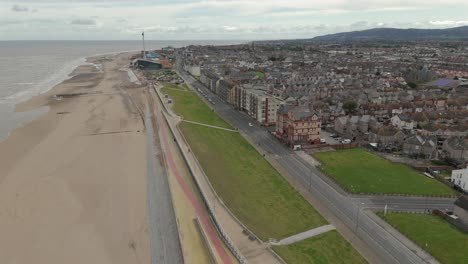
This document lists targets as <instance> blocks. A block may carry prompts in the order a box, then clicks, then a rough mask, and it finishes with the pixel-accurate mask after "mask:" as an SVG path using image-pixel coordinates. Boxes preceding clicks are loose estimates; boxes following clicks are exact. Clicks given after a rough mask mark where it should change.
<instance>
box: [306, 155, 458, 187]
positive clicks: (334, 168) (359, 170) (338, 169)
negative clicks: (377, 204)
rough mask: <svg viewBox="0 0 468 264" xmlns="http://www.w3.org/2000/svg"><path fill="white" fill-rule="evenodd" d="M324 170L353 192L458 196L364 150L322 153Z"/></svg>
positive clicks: (411, 171)
mask: <svg viewBox="0 0 468 264" xmlns="http://www.w3.org/2000/svg"><path fill="white" fill-rule="evenodd" d="M314 157H316V158H317V159H318V160H319V161H320V162H321V163H322V165H323V167H322V170H323V171H324V172H325V173H326V174H328V175H329V176H330V177H332V178H333V179H335V180H336V181H337V182H338V183H339V184H340V185H341V186H342V187H343V188H344V189H345V190H347V191H349V192H352V193H370V194H411V195H434V196H454V195H455V191H454V190H452V189H451V188H450V187H448V186H446V185H444V184H442V183H441V182H438V181H437V180H434V179H431V178H428V177H426V176H424V175H422V174H420V173H419V172H417V171H415V170H413V169H411V168H410V167H408V166H406V165H403V164H396V163H392V162H390V161H387V160H385V159H383V158H381V157H379V156H376V155H374V154H372V153H370V152H368V151H366V150H364V149H359V148H356V149H347V150H338V151H333V152H320V153H316V154H315V155H314Z"/></svg>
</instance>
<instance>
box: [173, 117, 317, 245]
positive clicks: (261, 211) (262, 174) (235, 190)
mask: <svg viewBox="0 0 468 264" xmlns="http://www.w3.org/2000/svg"><path fill="white" fill-rule="evenodd" d="M180 128H181V130H182V133H183V134H184V136H185V137H186V139H187V141H188V142H189V144H190V146H191V148H192V150H193V152H194V153H195V154H196V155H197V158H198V160H199V161H200V163H201V165H202V167H203V169H204V171H205V173H206V175H207V176H208V177H209V179H210V182H211V183H212V184H213V187H214V188H215V189H216V192H217V193H218V194H219V195H220V196H221V198H222V199H223V201H224V202H225V203H226V205H227V206H228V207H229V208H230V209H231V211H232V212H233V213H234V214H235V215H236V216H237V218H239V220H241V221H242V223H244V224H245V225H246V226H247V227H249V229H251V230H252V231H253V232H254V233H255V234H256V235H257V236H259V237H260V238H261V239H262V240H267V239H268V238H276V239H280V238H284V237H287V236H290V235H293V234H297V233H300V232H303V231H306V230H308V229H311V228H314V227H317V226H321V225H324V224H326V221H325V220H324V219H323V218H322V216H320V215H319V214H318V212H317V211H315V210H314V209H313V208H312V207H311V206H310V205H309V204H308V203H307V201H305V200H304V198H303V197H302V196H301V195H300V194H299V193H298V192H296V191H295V190H294V189H293V188H292V187H291V186H290V185H289V184H288V182H286V180H285V179H284V178H283V177H281V175H279V174H278V172H277V171H276V170H275V169H274V168H273V167H272V166H271V165H270V164H269V163H268V162H267V161H266V160H265V159H264V158H263V157H262V156H261V155H260V154H259V153H258V152H257V151H256V150H255V149H254V148H253V147H252V146H251V145H250V144H249V143H248V142H247V141H246V140H245V139H244V138H243V137H242V136H241V135H240V134H239V133H236V132H229V131H224V130H220V129H213V128H210V127H204V126H199V125H195V124H190V123H181V124H180Z"/></svg>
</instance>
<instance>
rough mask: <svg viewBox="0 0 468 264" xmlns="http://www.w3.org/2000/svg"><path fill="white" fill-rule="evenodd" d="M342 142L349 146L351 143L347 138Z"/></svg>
mask: <svg viewBox="0 0 468 264" xmlns="http://www.w3.org/2000/svg"><path fill="white" fill-rule="evenodd" d="M340 142H341V143H342V144H349V143H351V139H347V138H346V139H343V140H341V141H340Z"/></svg>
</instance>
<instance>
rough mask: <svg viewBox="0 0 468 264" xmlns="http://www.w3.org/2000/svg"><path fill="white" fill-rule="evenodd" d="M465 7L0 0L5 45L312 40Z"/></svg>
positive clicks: (430, 18) (434, 17)
mask: <svg viewBox="0 0 468 264" xmlns="http://www.w3.org/2000/svg"><path fill="white" fill-rule="evenodd" d="M135 2H137V3H135ZM467 10H468V0H407V1H405V0H217V1H216V0H153V1H146V0H140V1H139V0H134V1H130V0H95V1H91V0H72V1H65V0H16V1H10V0H0V40H15V39H32V40H36V39H38V40H39V39H40V40H44V39H45V40H47V39H73V40H74V39H80V40H87V39H89V40H95V39H105V40H116V39H139V38H140V36H141V35H140V34H141V31H143V30H144V31H145V35H146V37H147V39H166V40H179V39H180V40H187V39H243V40H253V39H279V38H281V39H284V38H308V37H313V36H317V35H323V34H328V33H335V32H341V31H349V30H359V29H367V28H373V27H398V28H408V27H414V28H446V27H454V26H463V25H468V13H467Z"/></svg>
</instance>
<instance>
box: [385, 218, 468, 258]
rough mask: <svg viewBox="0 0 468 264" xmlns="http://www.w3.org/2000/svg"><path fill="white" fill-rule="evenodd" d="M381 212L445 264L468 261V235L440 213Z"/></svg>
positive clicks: (401, 230) (390, 222)
mask: <svg viewBox="0 0 468 264" xmlns="http://www.w3.org/2000/svg"><path fill="white" fill-rule="evenodd" d="M378 215H379V216H380V217H381V218H382V219H384V220H385V221H387V222H388V223H389V224H391V225H392V226H394V227H395V228H396V229H398V230H399V231H400V232H401V233H403V234H404V235H405V236H407V237H408V238H409V239H411V240H412V241H414V242H415V243H416V244H418V245H419V246H420V247H421V248H423V249H425V250H426V251H427V252H429V253H430V254H431V255H432V256H434V257H435V258H436V259H437V260H439V261H440V262H442V263H447V264H448V263H450V264H462V263H468V250H467V249H468V235H467V234H465V233H463V232H462V231H460V230H459V229H457V228H456V227H454V226H453V225H451V224H450V223H448V222H447V221H445V220H444V219H442V218H440V217H439V216H436V215H425V214H408V213H388V214H387V215H386V216H383V213H378Z"/></svg>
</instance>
